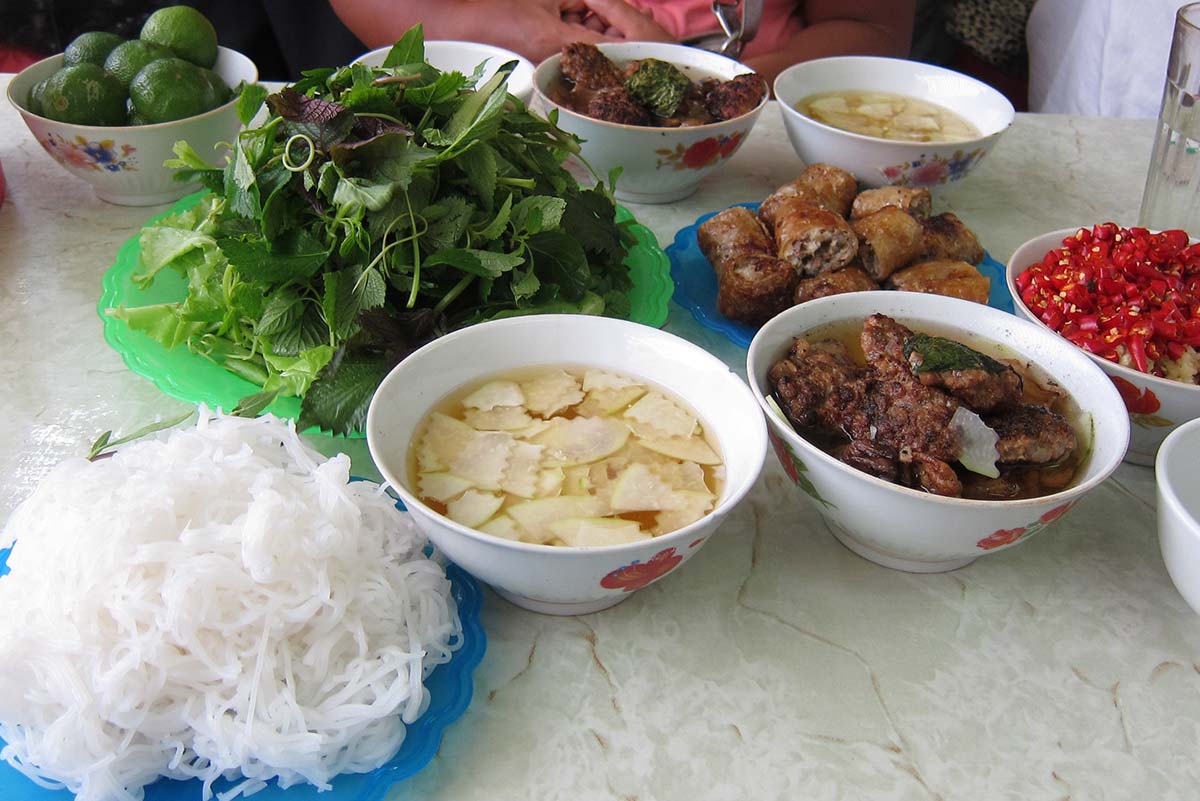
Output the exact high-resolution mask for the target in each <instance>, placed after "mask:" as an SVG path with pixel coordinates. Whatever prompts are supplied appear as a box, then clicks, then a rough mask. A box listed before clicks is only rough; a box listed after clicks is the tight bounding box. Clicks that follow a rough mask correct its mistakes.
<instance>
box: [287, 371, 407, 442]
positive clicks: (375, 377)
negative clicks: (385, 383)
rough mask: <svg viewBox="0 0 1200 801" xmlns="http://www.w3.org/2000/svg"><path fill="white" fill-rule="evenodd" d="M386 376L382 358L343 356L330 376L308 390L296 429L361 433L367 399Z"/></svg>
mask: <svg viewBox="0 0 1200 801" xmlns="http://www.w3.org/2000/svg"><path fill="white" fill-rule="evenodd" d="M326 372H327V373H328V371H326ZM387 372H388V368H387V366H386V365H385V364H384V362H383V359H382V358H379V357H370V356H346V357H345V358H344V359H342V361H341V363H340V364H339V365H338V367H337V369H336V370H334V371H333V372H332V374H325V375H322V376H320V378H318V379H317V380H316V381H314V382H313V384H312V386H311V387H309V389H308V392H307V393H306V394H305V396H304V401H303V403H302V404H301V406H300V423H299V425H300V427H302V428H308V427H310V426H318V427H320V428H322V429H327V430H330V431H332V432H333V433H335V434H350V433H351V432H354V431H361V430H362V428H363V427H364V426H365V425H366V422H367V407H368V406H370V403H371V397H372V396H373V395H374V394H375V388H376V387H378V386H379V382H380V381H382V380H383V377H384V376H385V375H387Z"/></svg>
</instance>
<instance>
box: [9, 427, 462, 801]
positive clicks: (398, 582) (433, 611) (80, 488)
mask: <svg viewBox="0 0 1200 801" xmlns="http://www.w3.org/2000/svg"><path fill="white" fill-rule="evenodd" d="M349 467H350V462H349V459H348V458H347V457H345V456H338V457H336V458H333V459H325V457H323V456H321V455H320V454H319V453H317V452H316V451H314V450H313V449H311V448H310V447H309V446H307V445H305V444H304V443H303V442H302V441H301V440H300V438H299V437H297V435H296V432H295V430H294V427H293V426H291V425H290V424H285V423H283V422H281V421H279V420H277V419H275V418H273V417H262V418H258V419H255V420H245V419H240V418H236V417H225V416H221V415H219V414H218V415H215V416H214V415H211V414H210V413H208V411H207V410H205V409H201V412H200V419H199V423H198V424H197V426H196V427H195V428H194V429H188V430H181V431H175V432H173V433H171V434H170V435H169V436H164V437H161V438H160V439H157V440H150V441H143V442H139V443H136V444H133V445H127V446H125V447H123V448H122V449H121V450H120V452H118V453H117V454H116V455H115V456H114V457H112V458H110V459H104V460H100V461H97V462H87V461H86V460H84V459H72V460H68V461H66V462H63V463H62V464H60V465H58V466H57V467H56V468H55V469H54V470H53V472H52V473H51V474H50V475H48V476H47V477H46V479H45V480H44V481H43V482H42V483H41V485H40V486H39V487H38V488H37V490H36V492H34V494H33V495H32V496H31V497H30V498H29V499H27V500H26V501H25V502H24V503H23V504H22V505H21V506H20V507H19V508H18V509H17V510H16V512H14V514H13V515H12V517H11V518H10V520H9V521H8V524H7V526H6V527H5V529H4V532H3V534H2V535H0V546H7V545H10V544H12V543H13V542H14V541H15V542H16V547H15V548H14V550H13V552H12V554H11V556H10V559H9V566H10V568H11V570H12V573H11V574H10V575H8V576H5V577H4V578H3V579H0V610H3V614H0V737H3V739H4V740H5V741H7V743H8V745H7V747H6V748H4V750H3V751H2V752H0V756H2V757H3V758H4V759H5V760H7V761H8V762H9V763H10V764H11V765H13V766H14V767H16V768H17V769H18V770H20V771H22V772H23V773H25V774H26V775H27V776H28V777H29V778H30V779H32V780H34V781H35V782H37V783H38V784H41V785H43V786H45V787H49V788H59V787H66V788H68V789H69V790H71V791H72V792H74V793H76V794H77V796H78V798H79V801H117V800H120V801H139V800H140V799H142V798H143V786H144V785H146V784H149V783H150V782H153V781H154V780H155V779H157V778H158V777H159V776H169V777H172V778H176V779H189V778H199V779H201V780H203V781H204V791H203V797H204V798H205V799H208V798H211V797H212V796H213V789H212V783H213V782H214V781H215V780H216V779H218V778H219V777H225V778H226V779H231V780H235V784H234V785H232V786H230V787H229V789H227V790H226V791H224V792H221V793H219V794H218V795H217V797H218V798H220V799H222V801H228V799H231V798H234V797H236V796H239V795H250V794H252V793H254V792H256V791H257V790H260V789H262V788H263V787H265V786H266V782H267V781H268V780H270V779H272V778H277V779H278V780H279V785H280V786H282V787H287V786H291V785H293V784H297V783H300V782H310V783H312V784H314V785H316V786H317V787H320V788H328V787H329V780H330V779H331V778H332V777H333V776H335V775H337V774H339V773H342V772H345V771H355V772H362V771H369V770H372V769H374V768H376V767H378V766H380V765H382V764H383V763H384V762H386V761H387V760H388V759H390V758H391V756H392V755H393V754H394V753H395V752H396V750H397V749H398V748H399V747H400V743H401V741H402V740H403V739H404V733H405V723H411V722H412V721H414V720H415V719H416V718H417V717H418V716H420V715H421V714H422V712H424V710H425V708H426V706H427V705H428V702H429V698H428V692H427V691H426V690H425V688H424V686H423V684H422V681H423V679H424V678H425V677H426V676H427V675H428V674H429V672H430V671H431V670H432V669H433V667H434V666H436V665H438V664H441V663H443V662H447V661H449V659H450V656H451V652H452V651H453V649H454V648H456V647H457V646H458V644H459V643H460V642H461V627H460V624H459V619H458V613H457V610H456V608H455V605H454V601H453V599H452V598H451V596H450V585H449V581H448V580H447V578H446V575H445V572H444V570H443V569H442V567H441V566H440V565H439V564H437V563H436V562H434V561H432V560H430V559H428V558H426V557H425V556H424V555H423V551H422V548H423V546H424V540H423V538H422V537H421V536H419V535H418V533H417V532H416V530H415V529H413V528H412V526H411V523H409V522H408V516H407V515H405V514H403V513H401V512H398V511H397V510H396V508H395V507H394V506H393V502H392V500H390V499H389V498H388V497H387V495H386V494H384V493H383V492H382V491H381V489H380V488H379V487H378V486H377V485H374V484H370V483H368V482H355V483H350V482H349V481H348V479H349Z"/></svg>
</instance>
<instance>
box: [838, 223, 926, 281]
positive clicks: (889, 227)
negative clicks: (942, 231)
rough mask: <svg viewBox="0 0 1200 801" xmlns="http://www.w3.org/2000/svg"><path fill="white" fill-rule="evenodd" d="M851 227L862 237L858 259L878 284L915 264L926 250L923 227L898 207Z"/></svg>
mask: <svg viewBox="0 0 1200 801" xmlns="http://www.w3.org/2000/svg"><path fill="white" fill-rule="evenodd" d="M850 227H851V228H853V229H854V233H855V234H857V235H858V259H859V261H860V262H862V266H863V269H864V270H866V272H867V275H869V276H871V277H872V278H874V279H875V280H876V281H882V280H884V279H885V278H887V277H888V276H889V275H891V274H892V273H894V272H895V271H896V270H899V269H901V268H903V267H907V266H908V265H910V264H912V263H913V260H914V259H916V258H917V257H918V256H920V255H921V250H922V249H923V247H924V236H923V234H924V229H923V228H922V227H921V223H919V222H917V221H916V220H914V219H913V218H912V215H910V214H908V213H907V212H904V211H901V210H900V209H898V208H897V207H895V206H884V207H883V208H881V209H880V210H879V211H877V212H875V213H874V214H868V215H867V216H866V217H862V218H860V219H857V220H852V221H851V222H850Z"/></svg>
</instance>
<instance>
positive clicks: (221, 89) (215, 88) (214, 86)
mask: <svg viewBox="0 0 1200 801" xmlns="http://www.w3.org/2000/svg"><path fill="white" fill-rule="evenodd" d="M200 75H201V76H202V77H203V78H204V82H205V83H207V84H208V95H207V96H206V100H205V102H206V104H207V105H208V107H209V108H216V107H217V106H221V105H224V104H225V103H228V102H229V97H230V95H232V94H233V92H231V91H230V89H229V84H227V83H225V81H224V80H222V79H221V76H220V75H218V74H217V73H215V72H213V71H212V70H206V69H203V68H201V70H200Z"/></svg>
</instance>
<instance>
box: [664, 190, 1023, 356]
mask: <svg viewBox="0 0 1200 801" xmlns="http://www.w3.org/2000/svg"><path fill="white" fill-rule="evenodd" d="M738 205H740V206H745V207H746V208H748V209H757V208H758V204H757V203H739V204H738ZM718 213H719V212H717V211H713V212H709V213H708V214H705V215H704V216H702V217H700V219H698V220H696V222H694V223H692V224H691V225H689V226H688V227H687V228H683V229H680V231H679V233H677V234H675V241H674V242H672V243H671V244H670V245H668V246H667V255H668V256H670V257H671V278H673V279H674V280H675V296H674V299H675V302H676V303H678V304H679V305H680V306H682V307H684V308H685V309H687V310H688V311H690V312H691V313H692V316H693V317H695V318H696V321H697V322H699V323H700V325H702V326H704V327H705V328H708V329H710V330H712V331H716V332H717V333H719V334H724V335H725V336H726V337H727V338H728V339H729V340H730V341H731V342H733V343H734V344H735V345H740V346H741V347H743V348H748V347H750V340H752V339H754V334H755V333H756V332H757V331H758V329H757V328H755V327H754V326H751V325H746V324H744V323H738V322H734V321H733V320H730V319H729V318H727V317H725V316H723V315H722V314H721V313H720V312H719V311H717V277H716V274H715V273H713V269H712V265H710V264H709V263H708V259H706V258H704V254H703V253H701V252H700V243H699V242H697V241H696V229H697V228H698V227H699V226H700V224H701V223H703V222H704V221H705V220H707V219H708V218H709V217H712V216H713V215H714V214H718ZM979 271H980V272H981V273H983V274H984V275H986V276H987V277H988V278H989V279H991V284H992V287H991V294H990V296H989V297H988V305H989V306H992V307H994V308H997V309H1000V310H1001V311H1006V312H1009V313H1010V314H1011V313H1012V311H1013V300H1012V295H1010V294H1009V292H1008V285H1007V283H1006V282H1005V280H1004V265H1003V264H1001V263H1000V262H998V261H996V260H995V259H993V258H992V257H991V256H990V255H988V254H987V253H984V257H983V264H980V265H979Z"/></svg>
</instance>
